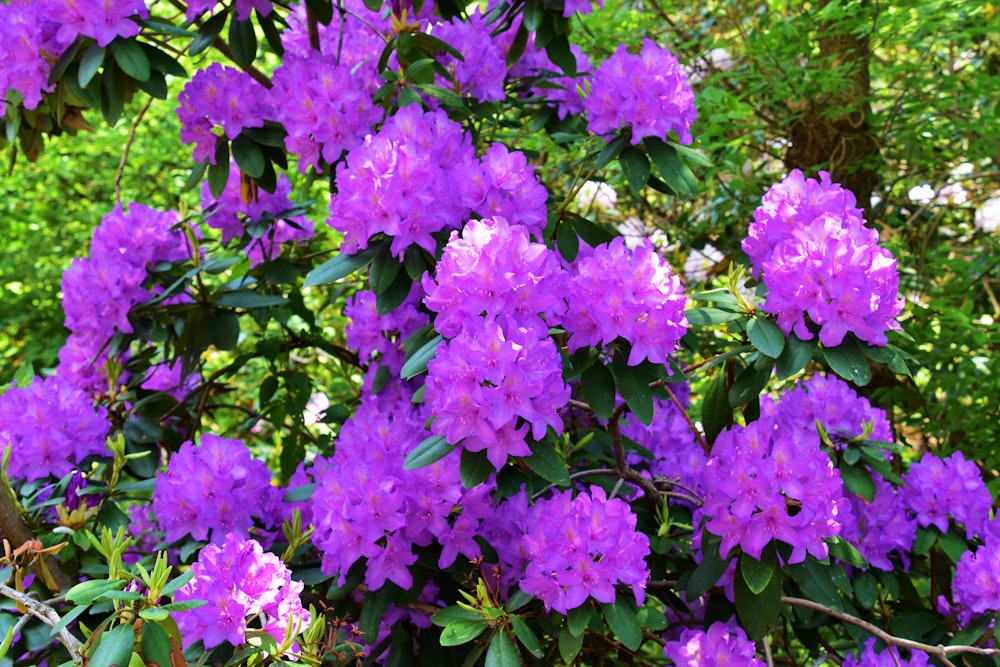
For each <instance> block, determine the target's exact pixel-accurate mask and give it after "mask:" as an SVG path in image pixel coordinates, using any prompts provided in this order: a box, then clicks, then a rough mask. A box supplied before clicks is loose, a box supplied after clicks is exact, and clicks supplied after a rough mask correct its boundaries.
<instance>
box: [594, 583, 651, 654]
mask: <svg viewBox="0 0 1000 667" xmlns="http://www.w3.org/2000/svg"><path fill="white" fill-rule="evenodd" d="M601 608H602V609H603V610H604V618H605V620H607V622H608V625H609V626H610V627H611V630H612V631H613V632H614V633H615V636H617V637H618V639H619V640H620V641H621V643H622V644H624V645H625V647H626V648H628V649H629V650H632V651H635V650H636V649H638V648H639V644H641V643H642V627H641V626H640V625H639V616H638V610H637V609H636V606H635V601H634V600H633V599H629V597H627V596H622V595H619V596H618V599H617V600H616V601H615V603H614V604H602V605H601Z"/></svg>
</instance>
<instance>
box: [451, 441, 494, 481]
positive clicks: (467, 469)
mask: <svg viewBox="0 0 1000 667" xmlns="http://www.w3.org/2000/svg"><path fill="white" fill-rule="evenodd" d="M495 471H496V469H495V468H494V467H493V464H492V463H490V460H489V458H487V456H486V452H482V451H481V452H470V451H469V450H467V449H464V450H462V460H461V461H460V462H459V466H458V474H459V479H460V481H461V482H462V486H463V487H465V488H466V489H471V488H473V487H476V486H479V485H480V484H482V483H483V482H485V481H486V480H487V479H489V477H490V475H491V474H492V473H493V472H495Z"/></svg>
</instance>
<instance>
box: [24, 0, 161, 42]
mask: <svg viewBox="0 0 1000 667" xmlns="http://www.w3.org/2000/svg"><path fill="white" fill-rule="evenodd" d="M40 4H41V5H42V7H43V12H44V13H45V16H46V18H48V19H49V20H50V21H52V22H53V23H56V24H58V25H59V30H58V32H57V33H56V37H55V39H56V41H57V42H59V43H62V44H67V45H68V44H70V43H71V42H73V40H75V39H76V38H77V36H78V35H84V36H86V37H93V38H94V40H95V41H96V42H97V45H98V46H107V45H108V44H110V43H111V42H113V41H114V40H115V38H116V37H134V36H135V35H138V34H139V24H138V23H137V22H136V20H135V19H136V18H140V19H145V18H148V17H149V9H147V8H146V3H145V2H144V1H143V0H115V1H114V2H111V1H109V0H73V2H65V1H64V0H43V2H41V3H40Z"/></svg>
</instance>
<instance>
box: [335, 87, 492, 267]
mask: <svg viewBox="0 0 1000 667" xmlns="http://www.w3.org/2000/svg"><path fill="white" fill-rule="evenodd" d="M475 162H476V158H475V153H474V152H473V150H472V144H471V143H470V142H469V138H468V137H467V136H466V135H465V133H464V132H463V131H462V126H461V125H459V124H458V123H455V122H453V121H451V120H449V119H448V116H447V114H445V113H444V111H441V110H438V111H432V112H427V113H424V112H422V111H420V110H419V109H418V108H417V107H416V106H415V105H410V106H407V107H404V108H402V109H400V110H399V111H398V112H397V113H396V114H395V115H394V116H391V117H390V118H388V119H387V120H386V122H385V124H384V125H383V126H382V129H381V130H379V132H378V133H377V134H375V135H369V136H368V137H367V138H366V139H365V142H364V144H363V145H362V146H359V147H358V148H355V149H354V150H352V151H351V152H349V153H348V154H347V162H346V163H342V164H341V165H340V166H339V167H338V168H337V178H336V182H337V193H336V194H335V195H334V196H333V197H332V198H331V201H330V217H329V218H328V219H327V224H329V225H330V226H331V227H333V228H334V229H336V230H337V231H339V232H341V233H343V234H344V242H343V245H342V246H341V250H342V251H343V252H349V253H352V252H356V251H358V250H360V249H364V248H367V247H368V240H369V238H371V237H372V236H373V235H375V234H378V233H382V234H386V235H387V236H391V237H392V254H393V255H395V256H396V257H402V255H403V252H404V251H405V250H406V248H407V247H409V246H410V245H411V244H414V243H415V244H417V245H419V246H420V247H421V248H423V249H424V250H426V251H428V252H431V253H433V252H434V250H435V246H436V242H435V240H434V238H433V237H432V236H431V235H432V234H433V233H435V232H438V231H441V230H443V229H452V228H457V227H459V226H460V225H461V224H462V223H463V222H464V221H465V218H466V216H467V215H468V213H469V207H468V206H467V205H466V204H465V202H464V201H463V198H462V196H461V188H460V187H457V186H458V184H460V183H461V182H462V181H463V180H464V179H465V178H466V173H467V172H468V170H469V165H472V164H474V163H475Z"/></svg>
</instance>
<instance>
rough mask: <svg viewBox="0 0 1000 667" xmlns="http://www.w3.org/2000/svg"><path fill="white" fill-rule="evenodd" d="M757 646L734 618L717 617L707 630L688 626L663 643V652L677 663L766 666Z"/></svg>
mask: <svg viewBox="0 0 1000 667" xmlns="http://www.w3.org/2000/svg"><path fill="white" fill-rule="evenodd" d="M756 653H757V647H756V645H755V644H754V643H753V641H751V640H750V639H748V638H747V635H746V633H745V632H743V628H741V627H740V626H738V625H736V623H734V622H729V623H721V622H719V621H716V622H715V623H712V625H711V626H709V628H708V630H707V631H705V630H694V629H690V628H685V630H684V631H683V632H682V633H681V636H680V637H679V638H677V639H674V640H671V641H668V642H667V643H666V644H665V645H664V646H663V655H664V656H666V657H667V659H668V660H670V661H672V662H673V664H675V665H677V667H716V666H719V667H721V666H722V665H726V666H727V667H764V662H763V661H762V660H759V659H758V658H757V657H756Z"/></svg>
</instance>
